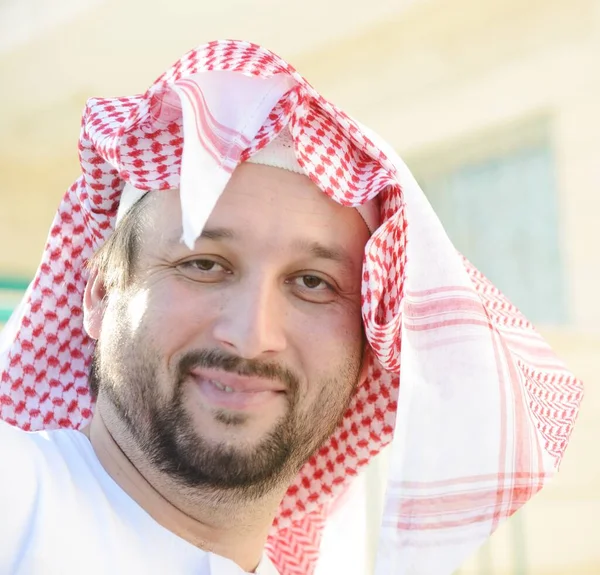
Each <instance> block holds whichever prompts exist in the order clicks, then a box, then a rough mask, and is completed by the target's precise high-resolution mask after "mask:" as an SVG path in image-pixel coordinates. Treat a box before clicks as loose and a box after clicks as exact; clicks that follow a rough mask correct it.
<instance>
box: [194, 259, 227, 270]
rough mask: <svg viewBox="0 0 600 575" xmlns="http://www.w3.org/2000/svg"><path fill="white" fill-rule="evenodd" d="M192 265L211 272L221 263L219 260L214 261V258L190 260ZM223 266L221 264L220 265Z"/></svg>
mask: <svg viewBox="0 0 600 575" xmlns="http://www.w3.org/2000/svg"><path fill="white" fill-rule="evenodd" d="M188 264H189V265H190V266H191V267H194V268H197V269H199V270H200V271H203V272H209V271H212V270H214V269H215V267H217V266H218V265H219V264H217V262H213V261H212V260H194V261H191V262H188ZM219 267H221V266H219Z"/></svg>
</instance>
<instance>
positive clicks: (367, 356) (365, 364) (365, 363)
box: [358, 343, 373, 383]
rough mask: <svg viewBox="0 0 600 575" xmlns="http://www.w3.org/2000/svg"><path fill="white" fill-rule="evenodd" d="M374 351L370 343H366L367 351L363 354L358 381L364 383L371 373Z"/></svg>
mask: <svg viewBox="0 0 600 575" xmlns="http://www.w3.org/2000/svg"><path fill="white" fill-rule="evenodd" d="M372 353H373V350H372V349H371V346H370V345H369V344H368V343H365V351H364V353H363V358H362V364H361V366H360V375H359V378H358V381H359V382H360V383H363V382H364V381H365V379H366V377H367V374H368V373H369V364H370V363H371V359H372V356H371V354H372Z"/></svg>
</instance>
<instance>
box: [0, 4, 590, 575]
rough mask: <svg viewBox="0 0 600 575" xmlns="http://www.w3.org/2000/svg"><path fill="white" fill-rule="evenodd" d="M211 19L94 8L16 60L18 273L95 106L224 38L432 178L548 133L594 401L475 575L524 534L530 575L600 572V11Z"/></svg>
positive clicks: (498, 9)
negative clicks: (279, 63)
mask: <svg viewBox="0 0 600 575" xmlns="http://www.w3.org/2000/svg"><path fill="white" fill-rule="evenodd" d="M205 4H206V3H202V2H192V1H188V0H174V1H173V2H171V4H170V6H171V8H170V9H169V10H168V11H166V12H165V13H164V14H158V13H157V14H150V13H148V11H147V9H146V6H147V4H146V3H143V2H142V1H141V0H127V1H119V2H117V0H113V1H103V2H102V1H99V2H91V3H90V5H91V8H90V9H89V10H88V11H84V12H82V13H80V14H78V15H77V17H76V18H75V19H73V20H71V21H65V22H63V23H62V24H60V25H56V26H55V27H54V28H52V30H49V31H48V32H47V33H45V34H42V35H40V36H39V37H36V38H33V39H31V38H30V39H29V41H28V42H26V43H23V44H21V45H19V46H17V47H15V48H14V49H12V50H10V51H5V52H4V53H1V52H0V78H1V79H2V87H3V89H2V90H1V91H0V245H2V246H4V248H3V249H2V250H0V274H5V273H16V274H22V275H26V276H31V275H32V274H33V272H34V270H35V267H36V265H37V261H38V258H39V253H40V251H41V249H42V246H43V243H44V240H45V237H46V232H47V230H48V228H49V225H50V222H51V218H52V214H53V213H54V210H55V209H56V206H57V204H58V200H59V198H60V196H61V195H62V194H63V192H64V190H65V189H66V187H67V186H68V185H70V183H71V182H72V180H73V179H74V178H75V177H76V175H77V172H78V169H77V157H76V140H77V134H78V129H79V116H80V113H81V110H82V108H83V105H84V103H85V99H86V98H87V97H90V96H107V95H114V94H122V93H133V92H138V91H141V90H144V89H145V88H146V86H147V85H148V83H149V82H151V81H152V80H153V79H154V77H155V76H157V75H158V74H159V73H160V72H161V71H162V69H163V68H164V67H165V66H167V65H168V64H170V63H171V62H172V61H173V60H174V59H175V58H177V57H178V56H179V55H180V54H181V53H183V52H184V51H185V50H186V49H188V48H189V47H191V46H193V45H194V44H196V43H199V42H201V41H205V40H207V39H212V38H213V37H244V38H248V39H251V40H255V41H259V42H261V43H264V44H266V45H267V46H269V47H271V48H273V49H274V50H276V51H278V52H279V53H281V54H282V55H283V56H284V57H286V58H288V59H290V60H291V61H292V63H294V64H295V65H296V66H297V67H298V68H299V69H300V71H301V72H302V73H304V74H305V75H306V76H307V77H308V78H309V80H311V81H312V83H313V84H314V85H315V86H316V87H317V88H319V89H321V90H322V91H323V93H324V94H325V95H326V96H329V97H330V98H331V99H332V100H334V101H335V102H336V103H338V104H339V105H340V106H342V107H343V108H345V109H346V110H347V111H348V112H350V113H351V114H353V115H354V116H356V117H357V118H358V119H359V120H361V121H362V122H364V123H366V124H368V125H370V126H371V127H373V128H374V129H376V130H377V131H379V132H380V133H381V134H382V135H384V136H385V137H386V138H387V139H389V140H390V141H391V142H392V143H393V144H394V145H395V146H396V148H397V149H398V150H399V151H400V152H401V154H402V155H404V156H405V158H406V159H407V160H409V164H410V163H414V164H415V166H418V165H419V163H420V162H423V161H426V160H427V159H428V158H431V157H435V158H436V162H437V163H439V165H442V164H443V163H453V162H460V161H462V160H463V159H464V158H465V157H476V156H477V155H478V154H485V153H487V152H488V151H489V150H491V149H493V148H494V147H496V148H497V147H501V148H507V149H508V148H510V147H511V146H514V145H518V144H519V143H522V142H523V141H524V140H525V139H527V138H528V137H531V131H530V127H531V126H534V127H535V126H536V125H537V124H536V122H537V119H539V118H543V119H544V120H547V122H548V124H547V125H548V126H549V127H550V138H551V142H552V145H553V148H554V153H555V158H556V162H557V165H556V169H557V177H558V189H559V204H560V230H559V231H560V237H561V241H562V249H563V252H564V254H565V256H566V257H565V265H566V267H567V269H566V276H567V278H568V296H569V308H570V317H571V322H570V325H569V326H568V328H566V329H564V330H561V331H552V332H550V331H548V332H546V333H547V335H548V337H549V339H550V341H551V342H552V343H553V344H554V345H555V347H556V349H557V352H558V353H559V355H561V356H562V357H564V359H565V360H566V361H567V363H568V364H569V365H570V367H571V368H572V369H573V370H574V371H575V372H576V373H577V374H578V375H579V376H580V377H581V378H582V379H584V381H586V382H587V395H586V399H585V402H584V404H583V408H582V413H581V416H580V420H579V422H578V426H577V428H576V430H575V433H574V436H573V439H572V442H571V446H570V448H569V450H568V451H567V456H566V458H565V461H564V464H563V468H562V470H561V473H560V474H559V476H558V478H557V479H556V480H555V482H554V483H553V484H552V485H551V486H549V487H548V488H547V489H546V490H545V491H544V492H543V493H542V494H541V495H539V496H538V497H536V499H535V500H534V501H533V502H532V503H531V504H530V505H529V506H528V507H527V508H526V510H525V512H524V513H523V514H522V516H521V517H520V518H519V523H518V524H514V522H513V524H512V525H511V524H509V525H508V526H506V527H505V528H503V529H501V530H500V531H499V533H498V534H497V535H496V536H495V537H494V538H493V540H492V543H491V544H490V545H489V546H488V547H487V548H486V549H484V550H483V551H482V552H481V553H480V554H479V555H478V556H477V557H475V558H473V560H472V561H471V562H470V563H469V564H468V565H466V566H465V567H464V568H463V569H462V570H461V573H469V574H471V573H473V574H475V573H493V574H495V575H500V574H504V573H506V574H508V573H516V571H515V570H514V565H515V557H514V555H515V553H516V551H515V541H514V539H515V537H516V535H515V533H516V532H517V531H518V530H521V531H522V532H523V535H524V538H522V541H524V542H525V551H524V558H523V557H522V558H521V559H523V560H524V561H525V564H526V571H522V572H521V573H527V574H535V575H565V574H569V575H571V574H574V575H586V574H588V573H589V574H592V573H600V528H598V526H597V523H598V520H597V518H598V517H600V458H599V457H598V456H597V453H598V440H599V439H600V423H599V422H600V392H599V391H598V379H599V377H600V328H599V326H600V298H598V297H597V294H599V293H600V249H598V248H599V247H600V225H598V223H597V221H598V213H600V193H599V190H600V159H599V150H600V106H599V105H598V102H600V73H599V72H598V70H599V60H600V2H598V0H528V1H527V2H523V1H521V0H486V1H481V0H452V1H451V2H450V1H449V0H429V1H427V0H423V1H420V2H415V3H410V4H411V5H410V6H409V7H408V8H407V9H406V10H404V9H403V8H404V6H405V4H406V5H408V3H401V2H398V1H394V0H386V1H383V0H379V2H376V3H372V2H371V3H363V2H360V3H359V2H356V3H352V2H350V4H348V2H342V1H341V0H329V2H326V3H323V2H317V1H316V0H306V1H305V2H304V3H303V7H304V8H305V10H302V11H297V12H296V11H295V10H294V8H292V7H291V6H292V5H291V4H289V3H272V2H267V1H266V0H263V1H260V2H257V3H252V6H253V7H254V8H253V10H252V11H249V9H248V8H247V6H249V5H250V3H247V4H244V3H243V2H242V1H241V0H228V1H223V2H220V3H213V4H214V6H213V8H211V9H212V10H213V13H210V14H207V13H206V8H205V7H204V6H205ZM261 7H262V8H261ZM267 7H269V8H268V9H267ZM401 8H402V9H401ZM269 10H270V11H269ZM318 13H320V14H321V15H322V17H321V18H315V17H314V15H315V14H318ZM116 15H118V18H116ZM290 16H291V17H292V20H293V24H290V19H289V17H290ZM332 23H335V26H333V27H331V24H332ZM531 129H533V130H534V131H535V128H531ZM490 565H491V566H492V567H490Z"/></svg>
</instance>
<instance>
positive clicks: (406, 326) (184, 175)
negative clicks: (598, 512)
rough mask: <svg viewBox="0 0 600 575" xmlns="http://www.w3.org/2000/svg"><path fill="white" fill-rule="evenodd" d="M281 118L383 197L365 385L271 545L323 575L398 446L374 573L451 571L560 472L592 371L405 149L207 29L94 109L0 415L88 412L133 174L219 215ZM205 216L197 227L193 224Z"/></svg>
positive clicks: (293, 497)
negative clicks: (560, 344)
mask: <svg viewBox="0 0 600 575" xmlns="http://www.w3.org/2000/svg"><path fill="white" fill-rule="evenodd" d="M217 71H218V72H219V74H214V73H211V72H217ZM236 82H238V83H239V82H242V83H244V86H245V89H244V90H243V91H240V92H239V93H243V94H247V98H246V99H247V100H248V101H249V102H250V103H249V104H248V103H247V102H245V101H244V102H240V103H239V104H236V106H246V105H247V106H254V105H255V103H256V102H258V103H256V110H255V109H254V108H252V110H250V108H248V109H247V110H242V111H243V112H244V114H243V115H244V117H245V116H246V112H248V113H249V112H251V111H252V114H251V115H248V117H251V118H253V121H254V124H253V125H252V126H250V127H248V126H246V125H245V124H244V127H241V124H240V123H239V122H237V123H236V121H234V120H232V119H231V118H232V117H234V116H235V114H236V109H235V107H234V109H230V110H223V109H221V108H220V106H221V104H220V102H221V99H219V98H218V97H216V98H215V97H214V96H215V94H216V95H217V96H218V94H219V90H227V89H231V86H232V85H236ZM228 93H229V92H228ZM211 94H212V96H211ZM255 96H256V102H254V100H253V98H254V97H255ZM269 98H271V100H269ZM265 101H267V102H270V103H269V104H268V106H267V108H265V104H264V102H265ZM261 106H262V107H261ZM238 115H239V114H238ZM286 126H287V127H288V129H289V131H290V133H291V135H292V138H293V140H294V145H295V149H296V153H297V157H298V162H299V164H300V165H301V166H302V167H303V169H304V170H305V171H306V173H307V175H308V176H309V177H310V178H311V179H312V180H313V181H314V182H315V183H316V184H317V185H318V186H319V187H320V189H321V190H323V192H324V193H326V194H327V195H328V196H330V197H331V198H333V199H334V200H335V201H337V202H339V203H340V204H342V205H347V206H356V205H360V204H362V203H364V202H366V201H368V200H370V199H372V198H373V197H375V196H377V195H379V198H380V210H381V222H382V225H381V226H380V227H379V228H378V229H377V230H376V231H375V233H374V234H373V235H372V237H371V239H370V241H369V243H368V245H367V247H366V253H365V262H364V270H363V289H362V295H363V319H364V326H365V332H366V335H367V338H368V341H369V343H370V350H369V352H368V355H367V361H368V370H367V373H368V375H367V378H366V380H365V381H364V383H363V384H362V385H361V386H360V387H359V388H358V389H357V391H356V393H355V395H354V397H353V399H352V401H351V405H350V407H349V409H348V410H347V412H346V413H345V414H344V417H343V419H342V421H341V423H340V424H339V426H338V428H337V430H336V431H335V432H334V434H333V435H332V436H331V438H330V439H329V440H328V441H327V443H326V444H325V445H324V446H323V447H322V448H321V449H320V450H319V451H318V452H317V453H315V454H314V455H313V457H311V459H310V460H309V461H308V462H307V463H306V464H305V466H304V467H303V469H302V470H301V472H300V473H299V475H298V477H297V478H296V481H295V482H294V483H293V484H292V485H291V486H290V488H289V490H288V492H287V494H286V496H285V497H284V499H283V501H282V503H281V507H280V510H279V513H278V515H277V517H276V518H275V521H274V524H273V528H272V530H271V533H270V537H269V541H268V545H267V551H268V553H269V555H270V556H271V558H272V560H273V562H274V563H275V565H276V566H277V567H278V569H279V570H280V572H281V574H282V575H294V574H302V575H308V574H311V573H312V572H313V571H314V568H315V565H316V564H317V562H318V558H319V541H320V536H321V532H322V529H323V525H324V524H325V523H326V521H327V516H328V513H329V511H328V510H330V509H331V505H332V503H333V502H335V500H336V499H337V498H339V497H340V496H341V494H342V493H343V492H344V491H345V489H346V488H347V486H348V484H349V482H351V481H352V479H353V478H354V477H356V475H357V474H358V473H359V472H360V470H361V469H363V468H364V467H365V465H366V464H367V463H368V462H369V460H370V459H371V458H372V457H373V456H374V455H375V454H377V453H378V452H379V451H380V450H381V449H382V448H383V447H384V446H385V445H387V444H389V443H390V442H391V443H392V446H391V451H392V465H391V469H390V476H389V480H388V492H387V496H386V507H385V512H384V518H383V525H382V530H381V537H380V545H379V552H378V559H377V561H378V563H377V565H378V567H377V569H378V571H377V573H378V574H379V575H390V574H400V573H402V574H408V573H410V574H424V575H425V574H426V575H432V574H434V573H435V574H444V573H451V572H452V571H453V570H454V569H455V568H456V566H458V565H459V564H460V562H461V561H462V560H463V559H464V558H465V556H466V555H467V554H468V553H470V552H472V551H473V549H474V547H475V546H476V545H478V544H479V543H481V542H482V541H483V540H484V539H485V538H487V537H488V536H489V534H490V533H491V532H492V531H493V530H494V529H495V528H496V527H497V525H498V523H499V522H500V521H501V520H502V519H504V518H506V517H508V516H509V515H510V514H512V513H513V512H514V511H515V510H516V509H518V508H519V507H520V506H521V505H522V504H523V503H525V502H526V501H527V500H528V499H529V498H530V497H531V496H532V495H533V494H534V493H535V492H537V491H538V490H539V489H540V488H541V487H542V485H543V484H544V483H545V482H546V480H547V479H548V478H549V477H550V476H551V475H552V474H553V472H554V471H555V469H556V468H557V466H558V464H559V462H560V459H561V457H562V454H563V452H564V449H565V446H566V443H567V441H568V438H569V435H570V432H571V428H572V425H573V423H574V420H575V417H576V413H577V409H578V405H579V402H580V400H581V395H582V387H581V384H580V383H579V382H578V381H577V380H576V379H575V378H574V377H573V376H572V375H571V374H570V373H568V372H567V371H566V370H565V368H564V366H563V365H562V364H561V363H560V362H559V361H558V360H556V358H555V357H554V355H553V354H552V352H551V350H550V349H549V348H548V346H547V345H546V344H545V343H544V342H543V341H542V340H541V338H540V337H539V336H538V335H537V334H536V333H535V331H534V330H533V328H532V326H531V325H530V324H529V323H528V322H527V321H526V320H525V319H524V318H523V317H522V316H521V315H520V313H519V312H518V311H517V310H516V309H515V308H514V307H513V306H512V305H511V304H510V303H509V302H508V301H507V300H506V298H504V296H503V295H502V294H500V293H499V292H498V290H497V289H496V288H494V287H493V286H492V285H491V284H490V283H489V282H488V281H487V280H486V279H485V278H484V277H483V276H482V275H481V274H480V273H479V272H477V270H475V269H474V268H473V267H472V266H471V265H470V264H469V263H468V262H467V261H465V260H464V259H463V258H462V257H461V256H460V255H459V254H458V253H457V252H456V251H455V249H454V248H453V247H452V245H451V244H450V242H449V240H448V238H447V236H446V235H445V233H444V231H443V229H442V227H441V225H440V223H439V221H438V219H437V218H436V216H435V214H434V213H433V211H432V209H431V207H430V206H429V204H428V203H427V201H426V200H425V198H424V196H423V194H422V192H421V190H420V189H419V187H418V185H417V183H416V182H415V180H414V179H413V177H412V175H411V174H410V172H409V171H408V169H407V168H406V166H405V165H404V164H403V162H402V161H401V160H400V158H398V157H397V155H396V154H395V152H394V151H393V150H392V149H391V148H390V147H389V146H388V145H387V144H386V143H385V142H383V141H381V140H380V139H379V137H378V136H377V135H375V134H373V133H372V132H370V130H368V129H367V128H365V127H363V126H360V125H359V124H358V123H356V122H355V121H354V120H352V119H351V118H350V117H348V116H347V115H346V114H345V113H344V112H342V111H340V110H339V109H337V108H336V107H335V106H334V105H332V104H331V103H329V102H327V101H326V100H325V99H323V98H322V97H321V96H320V95H319V94H318V93H317V92H316V91H315V90H314V89H313V88H312V87H311V86H310V85H309V84H308V83H307V82H306V80H304V78H302V77H301V76H300V75H299V74H298V73H297V72H296V71H295V70H294V69H293V68H292V67H291V66H289V65H288V64H287V63H285V62H284V61H283V60H281V59H280V58H279V57H277V56H276V55H274V54H272V53H271V52H269V51H267V50H265V49H263V48H261V47H259V46H256V45H253V44H250V43H246V42H238V41H223V42H211V43H209V44H206V45H204V46H201V47H200V48H198V49H196V50H192V51H191V52H189V53H188V54H186V55H185V56H184V57H183V58H182V59H181V60H179V61H178V62H177V63H176V64H175V65H174V66H173V67H172V68H171V69H169V70H168V71H167V72H166V73H165V74H164V75H162V76H161V77H160V78H159V79H158V80H157V81H156V82H155V83H154V84H153V85H152V86H151V87H150V89H149V90H148V91H147V92H146V93H145V94H144V95H141V96H135V97H131V98H114V99H93V100H90V101H89V102H88V104H87V107H86V109H85V112H84V116H83V123H82V131H81V137H80V143H79V151H80V161H81V168H82V175H81V177H80V178H79V179H78V180H77V182H76V183H75V184H74V185H73V186H72V187H71V188H70V189H69V190H68V191H67V193H66V195H65V197H64V199H63V201H62V203H61V205H60V208H59V210H58V213H57V215H56V218H55V220H54V223H53V226H52V229H51V231H50V235H49V238H48V242H47V244H46V248H45V250H44V255H43V259H42V262H41V264H40V267H39V269H38V272H37V274H36V276H35V279H34V281H33V283H32V286H31V288H30V290H29V291H28V293H27V296H26V298H25V300H24V301H23V303H22V305H21V307H20V308H19V310H18V312H17V313H16V314H15V316H14V317H13V318H12V319H11V322H10V325H9V326H8V327H7V329H8V331H7V332H5V333H4V334H3V342H2V346H3V347H4V353H3V355H2V357H1V363H0V416H1V417H2V418H3V419H5V420H6V421H8V422H9V423H11V424H13V425H18V426H20V427H22V428H24V429H29V430H36V429H43V428H57V427H73V428H78V427H80V426H81V425H83V424H85V423H87V422H88V421H89V419H90V417H91V414H92V407H93V406H92V402H91V400H90V395H89V391H88V382H87V372H88V368H89V365H90V360H91V357H92V352H93V343H92V342H91V341H90V339H89V338H88V337H87V336H86V334H85V332H84V330H83V323H82V296H83V291H84V286H85V282H86V278H87V275H86V271H85V262H86V261H87V260H88V259H89V257H90V256H91V255H92V254H93V253H94V251H95V250H96V249H97V248H98V247H99V246H100V245H102V243H103V242H104V241H105V240H106V238H107V237H108V236H109V234H110V233H111V232H112V229H113V226H114V222H115V216H116V211H117V207H118V204H119V198H120V194H121V192H122V189H123V186H124V184H125V183H130V184H131V185H133V186H134V187H136V188H139V189H142V190H162V189H169V188H176V187H180V188H181V195H182V204H184V207H185V202H191V204H190V205H191V206H192V207H194V209H193V210H190V211H191V212H194V213H196V212H197V211H198V210H204V215H203V216H202V217H203V218H204V219H205V218H206V212H207V211H208V213H209V212H210V203H211V202H213V204H214V201H216V198H218V195H219V193H220V192H221V191H222V188H223V187H224V184H225V183H226V180H227V178H228V175H230V174H231V171H232V170H233V169H234V168H235V166H236V165H238V163H239V162H241V161H244V160H246V159H247V158H249V157H250V156H251V155H252V154H253V153H255V152H256V151H257V150H259V149H261V148H263V147H264V146H266V145H267V144H268V143H269V142H270V141H271V140H273V139H274V138H275V137H276V136H277V134H278V133H279V132H280V131H281V130H282V129H283V128H284V127H286ZM184 133H185V138H184ZM193 146H196V147H195V148H194V147H193ZM193 151H197V153H198V154H200V155H201V156H202V158H203V160H202V161H203V162H204V161H205V165H206V166H209V168H210V169H211V170H213V172H211V173H213V176H214V179H215V180H217V179H218V180H219V181H220V182H221V184H220V186H221V187H220V188H219V187H215V189H214V190H213V192H214V197H213V198H212V199H210V200H208V199H206V198H204V197H202V198H198V197H197V194H196V195H194V194H193V190H191V186H189V185H188V184H187V183H186V182H187V181H188V180H187V179H188V178H190V177H192V179H191V180H190V181H193V176H194V174H193V173H192V171H193V167H190V166H193V165H194V164H196V163H198V162H188V163H187V164H186V152H187V155H189V154H191V153H192V152H193ZM194 158H196V159H197V156H195V155H194ZM186 166H187V167H186ZM190 174H191V175H190ZM196 175H197V174H196ZM209 179H210V178H209ZM194 202H195V203H194ZM198 204H201V205H198ZM207 205H208V208H207ZM194 217H195V216H194ZM192 219H193V218H192ZM203 223H204V221H203V220H202V218H200V219H198V218H196V219H195V220H194V221H190V222H189V226H190V230H191V232H192V236H193V234H197V232H198V227H200V229H201V226H202V225H203ZM185 225H186V223H185V222H184V230H185ZM194 237H195V236H194ZM349 552H351V550H349Z"/></svg>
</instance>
